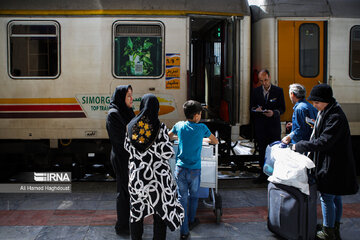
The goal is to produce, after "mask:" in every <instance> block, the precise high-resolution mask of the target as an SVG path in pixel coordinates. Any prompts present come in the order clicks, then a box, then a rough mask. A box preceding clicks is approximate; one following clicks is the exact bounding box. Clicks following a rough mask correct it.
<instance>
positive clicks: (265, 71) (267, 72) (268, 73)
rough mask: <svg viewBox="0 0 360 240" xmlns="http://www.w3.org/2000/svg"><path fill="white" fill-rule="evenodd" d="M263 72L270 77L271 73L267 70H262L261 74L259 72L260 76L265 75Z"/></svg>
mask: <svg viewBox="0 0 360 240" xmlns="http://www.w3.org/2000/svg"><path fill="white" fill-rule="evenodd" d="M263 72H264V73H266V74H267V75H268V76H269V77H270V72H269V70H267V69H266V68H264V69H261V70H260V72H259V74H260V73H263Z"/></svg>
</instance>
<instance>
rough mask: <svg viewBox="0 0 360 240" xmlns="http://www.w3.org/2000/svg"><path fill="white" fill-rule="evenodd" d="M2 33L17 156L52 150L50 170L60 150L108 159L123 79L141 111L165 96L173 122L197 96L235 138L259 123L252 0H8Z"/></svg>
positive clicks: (6, 102) (6, 100) (6, 136)
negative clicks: (146, 98) (149, 98)
mask: <svg viewBox="0 0 360 240" xmlns="http://www.w3.org/2000/svg"><path fill="white" fill-rule="evenodd" d="M0 31H1V32H2V34H1V36H0V56H1V57H0V69H1V70H0V139H1V146H0V148H1V153H2V154H3V155H4V154H5V155H6V156H7V157H9V156H14V154H17V155H18V154H22V153H24V154H25V153H34V152H35V153H36V156H33V157H32V160H31V161H40V160H37V159H41V157H40V156H42V157H43V158H44V159H45V160H44V159H43V160H41V161H42V162H40V163H38V164H37V165H40V166H42V167H44V168H45V169H47V168H49V167H51V163H48V162H47V159H50V157H49V154H52V153H53V152H57V153H62V154H65V153H66V154H67V155H66V156H67V157H66V158H68V159H69V160H68V161H69V164H70V165H71V164H73V163H74V161H77V162H81V163H84V162H86V159H87V158H88V156H90V155H89V153H91V154H92V156H93V154H95V155H96V156H98V155H105V156H104V157H103V158H104V159H107V157H108V156H106V154H108V152H109V142H108V136H107V132H106V128H105V119H106V114H107V110H108V105H109V102H110V97H111V94H112V92H113V91H114V89H115V87H116V86H117V85H122V84H131V85H132V86H133V89H134V97H135V98H134V105H135V111H136V110H138V106H139V103H140V100H141V96H142V95H143V94H145V93H148V92H150V93H153V94H155V95H156V96H157V97H158V99H159V102H160V104H161V106H160V115H161V116H160V118H161V119H162V120H163V121H164V122H165V123H166V124H167V125H168V127H172V125H173V124H174V123H175V122H177V121H179V120H181V119H184V114H183V112H182V104H183V103H184V102H185V101H186V100H187V99H195V100H198V101H200V102H201V103H203V104H204V105H206V106H207V109H208V111H207V114H206V116H204V117H205V118H207V119H208V120H209V121H213V120H214V119H221V120H220V121H221V122H225V123H226V124H227V125H228V126H229V128H230V134H231V133H232V134H233V136H234V138H237V137H238V135H239V126H240V125H245V124H248V123H249V118H250V116H249V109H248V105H249V93H250V9H249V6H248V3H247V1H235V0H227V1H223V2H222V3H221V4H219V2H218V1H216V0H211V1H209V0H207V1H202V0H201V1H190V0H189V1H188V0H184V1H169V0H154V1H138V0H134V1H122V0H116V1H115V0H99V1H81V0H64V1H59V2H54V1H44V0H34V1H25V0H13V1H1V2H0ZM30 149H31V150H30ZM59 150H60V151H59ZM11 158H13V157H11ZM22 158H23V157H22ZM25 158H27V157H25ZM66 158H65V159H66ZM13 159H14V158H13ZM27 159H28V158H27ZM105 161H106V160H105ZM19 164H20V163H19ZM21 164H23V163H21ZM35 165H36V164H35Z"/></svg>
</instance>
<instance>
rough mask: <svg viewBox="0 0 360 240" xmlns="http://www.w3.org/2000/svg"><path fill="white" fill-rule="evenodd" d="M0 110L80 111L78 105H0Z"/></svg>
mask: <svg viewBox="0 0 360 240" xmlns="http://www.w3.org/2000/svg"><path fill="white" fill-rule="evenodd" d="M0 111H2V112H5V111H9V112H10V111H82V109H81V107H80V105H0Z"/></svg>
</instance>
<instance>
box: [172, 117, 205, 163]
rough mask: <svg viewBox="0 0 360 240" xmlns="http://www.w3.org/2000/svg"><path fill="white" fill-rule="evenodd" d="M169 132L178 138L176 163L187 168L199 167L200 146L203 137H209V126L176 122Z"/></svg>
mask: <svg viewBox="0 0 360 240" xmlns="http://www.w3.org/2000/svg"><path fill="white" fill-rule="evenodd" d="M171 132H173V133H174V134H176V135H177V136H178V138H179V150H178V152H177V155H176V165H177V166H180V167H185V168H189V169H201V148H202V142H203V138H207V137H210V135H211V132H210V130H209V128H208V127H207V126H206V125H205V124H203V123H194V122H190V121H180V122H177V123H176V124H175V125H174V127H173V128H172V129H171Z"/></svg>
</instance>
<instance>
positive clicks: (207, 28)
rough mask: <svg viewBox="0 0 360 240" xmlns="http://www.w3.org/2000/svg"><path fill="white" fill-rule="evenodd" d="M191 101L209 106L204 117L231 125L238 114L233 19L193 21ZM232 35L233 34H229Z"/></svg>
mask: <svg viewBox="0 0 360 240" xmlns="http://www.w3.org/2000/svg"><path fill="white" fill-rule="evenodd" d="M190 28H191V39H190V42H191V44H190V81H189V89H188V98H190V99H194V100H197V101H199V102H201V103H203V104H204V105H206V106H207V111H206V114H205V116H203V117H204V118H208V119H221V120H223V121H225V122H231V121H232V118H233V116H234V115H235V114H233V110H232V108H233V107H234V100H233V98H234V94H233V89H232V88H231V87H230V86H233V82H232V81H233V78H231V77H228V76H231V75H232V72H233V69H232V68H233V64H232V62H233V54H232V47H233V43H232V40H233V37H232V36H231V33H232V31H231V29H232V28H233V23H232V21H231V19H230V20H229V19H223V18H192V19H191V25H190ZM229 32H231V33H230V34H229Z"/></svg>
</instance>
